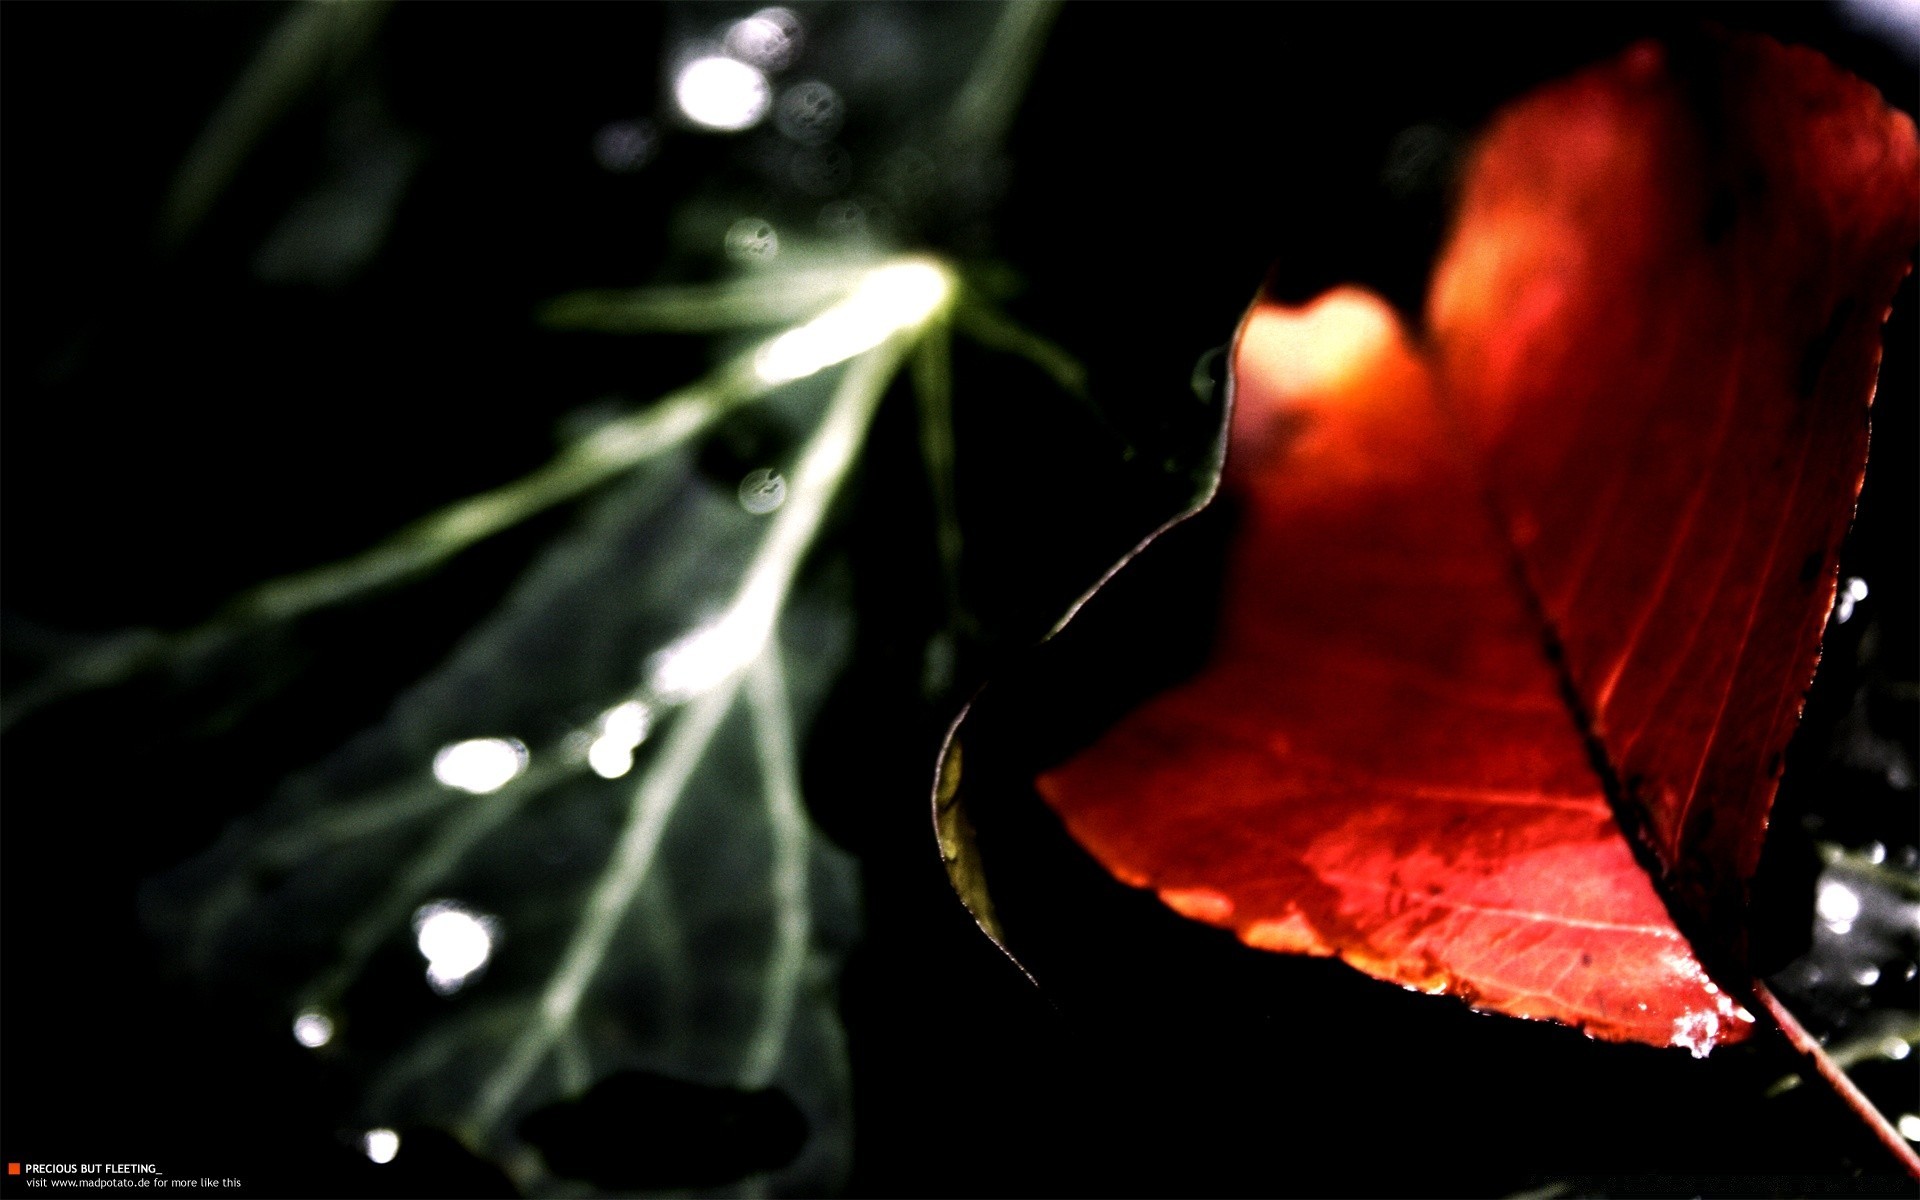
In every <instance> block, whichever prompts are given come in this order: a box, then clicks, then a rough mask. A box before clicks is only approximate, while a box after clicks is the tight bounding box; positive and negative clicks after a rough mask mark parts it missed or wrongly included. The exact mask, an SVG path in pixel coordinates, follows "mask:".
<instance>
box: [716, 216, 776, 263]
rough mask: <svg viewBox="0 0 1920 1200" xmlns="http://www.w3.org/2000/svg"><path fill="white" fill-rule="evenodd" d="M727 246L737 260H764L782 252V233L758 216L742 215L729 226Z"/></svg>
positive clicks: (734, 259)
mask: <svg viewBox="0 0 1920 1200" xmlns="http://www.w3.org/2000/svg"><path fill="white" fill-rule="evenodd" d="M726 246H727V257H728V258H731V259H732V260H733V261H735V262H762V261H764V260H766V259H769V258H772V257H773V256H774V255H776V254H778V253H780V235H779V233H778V232H776V231H775V230H774V228H773V226H772V225H771V224H769V223H768V222H766V221H762V220H761V219H760V218H758V217H742V218H741V219H740V220H738V221H735V222H734V223H733V224H732V225H729V226H728V227H727V239H726Z"/></svg>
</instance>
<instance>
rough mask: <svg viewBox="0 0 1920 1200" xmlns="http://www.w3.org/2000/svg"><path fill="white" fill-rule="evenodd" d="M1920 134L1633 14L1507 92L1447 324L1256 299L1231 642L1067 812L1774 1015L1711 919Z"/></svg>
mask: <svg viewBox="0 0 1920 1200" xmlns="http://www.w3.org/2000/svg"><path fill="white" fill-rule="evenodd" d="M1913 163H1914V143H1913V133H1912V125H1911V122H1910V121H1908V120H1907V119H1906V118H1904V117H1903V116H1899V115H1898V114H1894V113H1892V112H1890V111H1889V110H1887V109H1886V108H1885V106H1884V105H1883V104H1882V103H1881V102H1880V101H1879V99H1878V96H1877V94H1874V93H1872V92H1871V90H1870V89H1867V88H1865V86H1864V85H1861V84H1859V83H1858V82H1857V81H1855V80H1852V79H1850V78H1848V77H1845V76H1843V75H1841V74H1840V73H1838V72H1837V71H1836V70H1835V69H1833V68H1832V67H1830V66H1829V65H1828V64H1826V63H1825V62H1824V61H1823V60H1820V59H1819V58H1818V57H1817V56H1814V55H1811V54H1810V53H1808V52H1804V51H1795V50H1783V49H1782V48H1781V47H1780V46H1778V45H1777V44H1775V43H1769V42H1765V41H1762V40H1759V39H1739V38H1736V39H1729V40H1723V39H1719V38H1713V37H1709V38H1703V39H1698V40H1695V41H1692V42H1686V43H1677V44H1676V45H1675V46H1673V47H1670V48H1666V49H1662V48H1660V47H1656V46H1652V45H1643V46H1639V47H1635V48H1633V49H1632V50H1630V51H1628V52H1627V53H1626V54H1625V55H1624V56H1622V57H1621V58H1620V59H1618V60H1616V61H1615V62H1613V63H1610V64H1607V65H1605V66H1603V67H1599V68H1595V69H1592V70H1590V71H1588V72H1585V73H1583V74H1581V75H1578V76H1576V77H1574V78H1572V79H1570V80H1569V81H1567V82H1565V83H1562V84H1558V85H1555V86H1553V87H1550V88H1547V89H1544V90H1543V91H1541V92H1540V93H1537V94H1536V95H1535V96H1533V97H1531V98H1529V99H1528V100H1527V101H1525V102H1523V103H1521V104H1520V105H1517V106H1515V107H1514V108H1513V109H1510V110H1509V111H1508V112H1507V113H1506V114H1505V115H1503V116H1502V117H1501V118H1500V119H1499V120H1497V121H1496V122H1495V124H1494V126H1493V128H1492V129H1491V131H1490V132H1489V133H1488V135H1487V136H1486V138H1485V140H1484V141H1483V142H1482V144H1481V146H1480V148H1479V150H1478V152H1477V153H1476V155H1475V157H1474V158H1473V159H1472V165H1471V167H1470V168H1469V174H1468V177H1467V182H1466V186H1465V189H1464V192H1463V201H1462V207H1461V210H1460V213H1459V216H1458V218H1457V220H1456V224H1455V227H1454V233H1453V235H1452V238H1451V240H1450V241H1449V243H1448V247H1447V249H1446V251H1445V254H1444V256H1443V259H1442V261H1441V264H1440V266H1439V268H1438V270H1437V272H1436V277H1435V283H1434V288H1433V293H1432V298H1431V302H1430V314H1429V329H1428V331H1427V335H1426V338H1427V340H1426V341H1425V343H1424V344H1421V343H1419V342H1418V341H1417V340H1416V339H1415V337H1414V336H1413V335H1411V334H1409V333H1408V332H1407V331H1406V330H1405V329H1404V328H1403V327H1402V325H1401V323H1400V321H1399V320H1398V318H1397V317H1396V316H1395V315H1394V314H1393V313H1392V311H1391V310H1390V309H1389V308H1387V307H1386V305H1385V304H1384V303H1383V302H1381V301H1379V300H1377V299H1375V298H1373V297H1371V296H1368V295H1366V294H1364V293H1359V292H1353V291H1345V292H1336V293H1332V294H1330V295H1328V296H1326V297H1323V298H1322V299H1321V300H1320V301H1318V302H1316V303H1315V304H1312V305H1309V306H1306V307H1304V308H1298V309H1294V308H1287V307H1285V306H1282V305H1279V304H1276V303H1273V302H1266V303H1263V304H1262V305H1259V306H1256V308H1255V310H1254V312H1253V313H1252V314H1251V315H1250V316H1249V317H1248V319H1247V321H1246V323H1245V324H1244V326H1243V328H1242V331H1241V336H1240V339H1239V341H1238V343H1237V345H1236V351H1235V381H1236V391H1235V397H1234V399H1235V405H1236V408H1235V413H1234V417H1233V421H1234V429H1233V442H1232V448H1231V451H1230V454H1229V460H1228V472H1227V481H1226V486H1227V489H1228V491H1229V494H1230V495H1231V496H1232V498H1233V500H1234V502H1235V508H1236V511H1237V516H1238V521H1239V525H1238V528H1237V529H1236V530H1235V532H1234V535H1233V549H1232V552H1231V557H1230V564H1229V567H1228V575H1227V579H1226V583H1225V597H1226V598H1225V601H1224V604H1223V605H1222V609H1223V612H1224V616H1223V618H1222V630H1221V635H1220V639H1219V643H1218V645H1217V646H1216V647H1215V649H1214V650H1213V653H1212V657H1211V659H1210V661H1209V663H1208V666H1207V669H1206V670H1205V671H1204V672H1203V673H1202V674H1201V675H1200V676H1199V677H1198V678H1196V679H1194V680H1192V681H1191V682H1188V683H1186V684H1183V685H1181V686H1179V687H1176V688H1174V689H1172V690H1170V691H1168V692H1166V693H1165V694H1163V695H1161V696H1159V697H1158V698H1156V699H1154V700H1153V701H1151V702H1149V703H1148V704H1147V705H1145V706H1144V707H1142V708H1140V709H1138V710H1137V711H1135V712H1133V713H1132V714H1130V715H1128V716H1127V717H1126V718H1124V719H1123V720H1122V721H1120V723H1119V724H1118V725H1117V726H1115V727H1114V728H1113V729H1112V730H1111V731H1109V732H1108V733H1106V734H1105V735H1104V737H1102V738H1101V739H1100V740H1099V742H1098V744H1097V745H1096V746H1094V748H1093V749H1091V750H1090V751H1088V752H1086V753H1085V754H1083V755H1081V756H1079V757H1077V758H1075V759H1073V760H1072V761H1070V762H1068V763H1067V764H1065V765H1064V766H1062V767H1060V768H1058V769H1056V770H1054V771H1051V772H1049V773H1047V774H1045V775H1044V776H1043V777H1042V778H1041V780H1040V783H1039V788H1040V791H1041V792H1042V794H1043V795H1044V796H1045V797H1046V798H1047V799H1048V801H1049V802H1050V803H1051V804H1052V805H1053V807H1054V808H1055V809H1056V811H1058V812H1059V814H1060V816H1061V818H1062V819H1063V821H1064V822H1065V823H1066V825H1067V827H1068V828H1069V829H1070V830H1071V831H1072V833H1073V835H1074V836H1075V838H1076V839H1078V840H1079V841H1080V842H1081V843H1082V844H1083V845H1084V846H1086V847H1087V849H1089V850H1090V851H1091V852H1092V853H1093V854H1094V855H1095V857H1096V858H1098V859H1100V860H1101V861H1102V862H1103V863H1104V864H1105V865H1106V866H1107V867H1108V869H1109V870H1111V871H1112V872H1113V873H1114V874H1115V875H1116V876H1117V877H1118V878H1120V879H1121V880H1123V881H1124V882H1127V883H1131V884H1134V885H1136V886H1141V887H1150V888H1153V889H1154V890H1155V891H1156V892H1157V893H1158V895H1159V897H1160V898H1161V900H1162V901H1164V902H1165V903H1166V904H1168V905H1169V906H1170V907H1172V908H1174V909H1176V910H1177V911H1179V912H1182V913H1184V914H1186V915H1188V916H1190V917H1193V918H1196V919H1199V920H1202V921H1207V922H1210V923H1214V924H1219V925H1223V926H1226V927H1228V928H1231V929H1233V930H1235V932H1236V933H1237V934H1238V935H1239V936H1240V937H1241V938H1242V939H1243V940H1245V941H1247V942H1248V943H1250V944H1252V945H1255V946H1259V947H1262V948H1267V949H1276V950H1290V951H1295V952H1301V953H1308V954H1323V955H1324V954H1337V955H1339V956H1340V957H1342V958H1344V959H1346V960H1347V961H1348V962H1350V963H1352V964H1353V965H1355V966H1358V967H1360V968H1362V969H1363V970H1366V971H1368V972H1369V973H1372V974H1375V975H1377V976H1380V977H1383V978H1387V979H1391V980H1394V981H1396V982H1399V983H1402V984H1404V985H1407V986H1409V987H1414V988H1419V989H1422V990H1436V991H1437V990H1447V991H1453V992H1455V993H1458V994H1461V995H1463V996H1465V997H1466V998H1468V999H1469V1000H1471V1001H1473V1002H1474V1003H1476V1004H1477V1005H1479V1006H1481V1007H1485V1008H1489V1009H1492V1010H1496V1011H1501V1012H1508V1013H1514V1014H1518V1015H1525V1016H1537V1017H1550V1018H1553V1019H1556V1020H1560V1021H1563V1022H1566V1023H1569V1024H1573V1025H1576V1026H1579V1027H1581V1028H1584V1029H1586V1030H1588V1031H1589V1032H1592V1033H1594V1034H1597V1035H1600V1036H1604V1037H1609V1038H1615V1039H1628V1040H1637V1041H1643V1042H1649V1043H1652V1044H1656V1045H1658V1044H1668V1043H1672V1044H1677V1045H1684V1046H1687V1047H1689V1048H1691V1049H1693V1050H1694V1051H1695V1052H1696V1053H1704V1052H1705V1051H1706V1050H1707V1049H1708V1048H1710V1047H1711V1046H1712V1045H1714V1044H1715V1043H1716V1042H1719V1041H1724V1040H1729V1039H1736V1038H1738V1037H1739V1036H1741V1035H1742V1034H1743V1032H1744V1029H1745V1027H1746V1025H1747V1024H1748V1022H1749V1021H1750V1017H1749V1016H1748V1014H1746V1013H1745V1012H1744V1011H1743V1010H1741V1009H1740V1008H1739V1007H1738V1005H1737V1004H1735V1003H1734V1001H1733V1000H1732V999H1730V998H1729V997H1728V995H1727V994H1726V993H1725V991H1724V990H1723V989H1722V988H1720V987H1717V986H1716V985H1715V984H1714V983H1713V982H1712V981H1711V980H1710V979H1709V978H1708V975H1707V973H1706V971H1705V970H1704V968H1703V967H1702V964H1701V961H1700V958H1699V957H1697V956H1696V955H1695V954H1694V953H1693V951H1692V948H1691V946H1690V945H1689V941H1688V937H1687V936H1686V935H1685V934H1683V933H1682V929H1683V928H1684V929H1685V930H1686V933H1687V934H1693V935H1695V936H1696V938H1698V937H1700V936H1702V935H1704V937H1705V938H1706V941H1705V942H1704V943H1703V945H1704V947H1705V949H1706V953H1707V956H1708V957H1709V958H1710V959H1714V960H1716V961H1717V962H1722V963H1732V964H1734V965H1735V966H1736V967H1737V966H1738V964H1740V963H1741V962H1743V961H1744V944H1743V941H1742V939H1743V936H1744V933H1743V931H1744V921H1743V917H1744V911H1745V907H1746V885H1747V882H1748V880H1750V878H1751V876H1752V873H1753V870H1754V866H1755V863H1756V861H1757V857H1758V851H1759V845H1760V838H1761V835H1762V833H1763V831H1764V827H1765V816H1766V811H1767V808H1768V806H1769V805H1770V803H1771V797H1772V792H1773V787H1774V781H1775V779H1776V778H1777V776H1778V772H1779V767H1780V762H1781V758H1780V755H1781V752H1782V750H1783V749H1784V745H1785V741H1786V737H1787V735H1788V734H1789V733H1790V732H1791V728H1792V724H1793V721H1794V720H1795V719H1796V718H1797V714H1798V709H1799V703H1800V695H1801V693H1802V691H1803V690H1804V688H1805V687H1806V685H1807V682H1808V680H1809V679H1810V677H1811V672H1812V668H1813V665H1814V662H1815V660H1816V654H1817V645H1818V638H1819V632H1820V629H1821V628H1822V626H1823V624H1824V622H1825V619H1826V615H1827V610H1828V607H1829V605H1830V603H1831V600H1832V596H1833V580H1834V574H1833V573H1834V563H1835V556H1836V555H1837V552H1838V547H1839V541H1840V538H1841V536H1842V534H1843V532H1844V530H1845V527H1846V522H1847V520H1848V518H1849V516H1850V514H1851V507H1852V502H1853V498H1854V496H1855V494H1856V493H1857V491H1858V488H1859V483H1860V478H1861V463H1862V459H1863V455H1864V448H1865V447H1864V429H1865V419H1864V418H1865V410H1866V405H1867V403H1868V400H1869V397H1870V395H1871V385H1872V379H1873V373H1874V368H1875V366H1876V365H1877V362H1878V345H1879V342H1878V336H1879V332H1878V331H1879V324H1880V321H1881V319H1882V316H1883V315H1884V313H1885V311H1886V309H1887V306H1888V304H1889V303H1890V301H1891V298H1892V293H1893V289H1894V287H1895V285H1896V284H1897V283H1898V281H1899V279H1900V278H1901V277H1902V275H1903V274H1904V273H1905V270H1906V265H1907V253H1908V248H1909V246H1910V243H1911V230H1912V226H1913V224H1914V219H1915V208H1916V199H1915V194H1914V193H1915V183H1914V170H1913ZM1490 498H1491V500H1492V503H1491V504H1489V499H1490ZM1789 545H1790V546H1791V549H1783V547H1788V546H1789ZM1736 697H1737V700H1736ZM963 732H964V731H963ZM962 740H963V742H964V741H966V740H967V739H966V738H965V737H964V736H963V738H962ZM1656 748H1657V749H1656ZM1649 755H1652V756H1653V757H1651V758H1650V757H1648V756H1649ZM1609 788H1613V789H1615V792H1616V795H1615V797H1614V799H1615V801H1616V803H1615V804H1609V796H1608V790H1609ZM1616 811H1617V812H1620V813H1622V814H1624V815H1625V818H1626V820H1627V821H1628V823H1629V825H1630V826H1631V828H1632V830H1633V832H1634V833H1635V834H1638V835H1642V836H1643V837H1644V839H1645V852H1646V853H1647V854H1648V855H1649V857H1650V859H1651V862H1652V864H1653V865H1654V866H1655V867H1656V870H1657V873H1658V874H1659V875H1660V877H1661V879H1662V881H1663V882H1664V883H1665V884H1666V885H1667V887H1668V888H1669V889H1670V891H1671V894H1672V896H1673V897H1674V898H1675V902H1676V904H1677V905H1678V912H1679V913H1680V916H1681V920H1680V923H1679V924H1676V923H1675V921H1674V920H1673V919H1672V918H1671V917H1670V916H1669V915H1668V908H1667V905H1666V904H1665V903H1663V898H1662V895H1661V894H1660V893H1659V892H1657V891H1656V890H1655V886H1654V883H1653V881H1652V880H1651V879H1649V878H1648V876H1647V874H1646V872H1645V871H1644V870H1643V868H1642V865H1641V864H1640V863H1639V862H1637V861H1636V854H1635V850H1634V847H1633V844H1632V843H1631V842H1630V841H1629V840H1628V838H1627V837H1626V836H1623V834H1622V832H1621V829H1620V826H1619V824H1618V823H1617V821H1616V817H1615V812H1616ZM1734 985H1735V986H1737V987H1742V988H1744V982H1743V978H1742V977H1739V976H1736V977H1734Z"/></svg>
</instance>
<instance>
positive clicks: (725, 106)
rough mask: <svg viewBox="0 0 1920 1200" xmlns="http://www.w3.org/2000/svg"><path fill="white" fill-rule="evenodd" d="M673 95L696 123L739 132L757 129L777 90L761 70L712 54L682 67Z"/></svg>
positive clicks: (704, 126)
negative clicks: (755, 127) (774, 90)
mask: <svg viewBox="0 0 1920 1200" xmlns="http://www.w3.org/2000/svg"><path fill="white" fill-rule="evenodd" d="M673 98H674V102H675V103H677V104H678V105H679V106H680V111H681V112H682V113H683V114H685V116H686V118H687V120H689V121H691V122H693V123H694V124H695V125H698V126H701V127H702V128H705V129H711V130H715V131H716V132H720V133H736V132H738V131H740V130H742V129H751V128H753V127H754V126H755V125H758V124H759V123H760V120H761V118H763V117H765V116H766V115H767V109H768V107H770V106H771V104H772V102H773V89H772V88H770V87H769V86H768V85H767V77H766V76H765V75H762V74H761V73H760V72H759V70H758V69H756V68H754V67H750V66H748V65H747V64H746V63H743V62H740V61H738V60H737V59H732V58H723V57H720V56H719V55H711V56H708V57H706V58H696V59H694V60H693V61H692V62H689V63H688V64H687V65H686V66H684V67H681V68H680V73H679V74H678V75H676V76H675V77H674V81H673Z"/></svg>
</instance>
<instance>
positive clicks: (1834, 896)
mask: <svg viewBox="0 0 1920 1200" xmlns="http://www.w3.org/2000/svg"><path fill="white" fill-rule="evenodd" d="M1814 909H1815V911H1816V912H1818V913H1819V914H1820V919H1821V920H1823V921H1825V922H1827V923H1828V924H1830V925H1833V926H1836V927H1837V926H1840V925H1851V924H1852V923H1853V920H1854V918H1855V917H1858V916H1859V915H1860V897H1859V896H1858V895H1857V894H1856V893H1855V892H1854V890H1853V889H1852V888H1850V887H1848V886H1847V885H1846V884H1844V883H1839V882H1837V881H1834V880H1828V881H1827V882H1826V883H1823V884H1821V885H1820V898H1819V899H1818V900H1817V901H1815V903H1814ZM1835 932H1836V933H1837V932H1840V930H1839V929H1838V928H1836V929H1835Z"/></svg>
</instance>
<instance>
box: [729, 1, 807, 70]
mask: <svg viewBox="0 0 1920 1200" xmlns="http://www.w3.org/2000/svg"><path fill="white" fill-rule="evenodd" d="M804 40H805V30H804V27H803V26H802V25H801V24H800V18H799V17H796V16H794V15H793V13H792V12H791V11H790V10H788V9H784V8H763V9H761V10H760V11H759V12H757V13H754V14H753V15H752V16H750V17H746V18H743V19H741V20H738V21H735V22H734V23H733V24H732V25H730V26H729V27H728V28H727V40H726V46H727V53H728V54H731V55H732V56H733V57H735V58H737V59H739V60H740V61H741V62H746V63H752V64H753V65H754V66H756V67H759V68H761V69H762V70H766V71H778V70H779V69H780V68H782V67H784V66H787V65H788V64H790V63H791V62H793V60H794V58H795V57H797V56H798V55H799V53H800V46H801V44H802V42H803V41H804Z"/></svg>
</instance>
